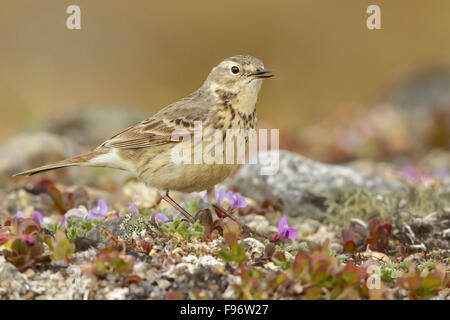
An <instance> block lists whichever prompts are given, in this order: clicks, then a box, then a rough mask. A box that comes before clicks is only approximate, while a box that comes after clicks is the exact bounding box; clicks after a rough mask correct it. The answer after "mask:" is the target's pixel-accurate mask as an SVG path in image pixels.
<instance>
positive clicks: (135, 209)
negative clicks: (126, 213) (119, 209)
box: [130, 202, 139, 214]
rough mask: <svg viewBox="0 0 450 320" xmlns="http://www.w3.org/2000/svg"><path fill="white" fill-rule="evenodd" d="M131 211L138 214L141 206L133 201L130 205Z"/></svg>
mask: <svg viewBox="0 0 450 320" xmlns="http://www.w3.org/2000/svg"><path fill="white" fill-rule="evenodd" d="M130 213H132V214H138V213H139V208H138V206H137V205H136V203H134V202H132V203H131V205H130Z"/></svg>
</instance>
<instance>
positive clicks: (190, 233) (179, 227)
mask: <svg viewBox="0 0 450 320" xmlns="http://www.w3.org/2000/svg"><path fill="white" fill-rule="evenodd" d="M158 229H159V230H160V231H161V232H164V233H168V234H175V233H178V234H179V235H180V236H181V237H183V238H184V239H190V238H191V237H194V238H200V237H202V236H203V234H204V232H205V228H203V226H202V225H201V224H200V222H199V221H198V220H197V221H195V223H194V224H191V225H189V226H188V225H186V223H185V222H184V221H181V219H180V215H178V216H177V217H176V218H175V219H174V220H173V221H170V222H167V223H160V224H159V226H158Z"/></svg>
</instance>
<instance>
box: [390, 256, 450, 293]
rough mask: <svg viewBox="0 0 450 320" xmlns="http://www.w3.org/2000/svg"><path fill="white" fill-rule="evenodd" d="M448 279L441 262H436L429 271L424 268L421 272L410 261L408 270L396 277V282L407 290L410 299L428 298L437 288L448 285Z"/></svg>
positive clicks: (449, 285) (449, 283)
mask: <svg viewBox="0 0 450 320" xmlns="http://www.w3.org/2000/svg"><path fill="white" fill-rule="evenodd" d="M449 280H450V279H449V277H448V275H447V272H446V268H445V266H444V265H442V264H437V265H436V266H435V267H434V269H433V270H431V271H429V269H428V268H426V269H424V270H422V273H421V272H420V271H419V270H418V269H417V268H416V265H415V264H414V263H412V264H411V266H410V267H409V270H408V272H407V273H405V274H403V276H401V277H399V278H398V279H397V284H398V285H399V286H400V287H402V288H404V289H407V290H409V292H410V294H409V296H410V298H411V299H429V298H431V297H434V296H435V295H436V294H437V292H438V291H439V290H442V289H444V288H446V287H450V281H449Z"/></svg>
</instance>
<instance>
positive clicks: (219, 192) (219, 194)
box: [216, 189, 226, 205]
mask: <svg viewBox="0 0 450 320" xmlns="http://www.w3.org/2000/svg"><path fill="white" fill-rule="evenodd" d="M216 195H217V204H218V205H221V204H222V201H223V199H225V196H226V191H225V189H219V190H217V193H216Z"/></svg>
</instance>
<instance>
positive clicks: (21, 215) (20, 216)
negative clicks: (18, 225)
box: [16, 210, 25, 219]
mask: <svg viewBox="0 0 450 320" xmlns="http://www.w3.org/2000/svg"><path fill="white" fill-rule="evenodd" d="M16 218H19V219H23V218H25V216H24V215H23V212H22V211H20V210H19V211H17V212H16Z"/></svg>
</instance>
